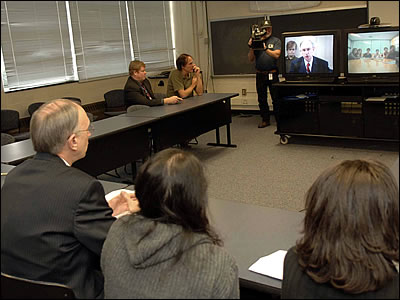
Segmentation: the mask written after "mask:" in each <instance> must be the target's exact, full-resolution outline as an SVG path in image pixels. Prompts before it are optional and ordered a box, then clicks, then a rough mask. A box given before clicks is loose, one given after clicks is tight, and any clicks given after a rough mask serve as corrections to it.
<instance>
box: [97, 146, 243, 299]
mask: <svg viewBox="0 0 400 300" xmlns="http://www.w3.org/2000/svg"><path fill="white" fill-rule="evenodd" d="M135 189H136V197H137V199H138V200H139V204H140V208H141V210H140V212H139V213H137V214H135V215H129V216H125V217H122V218H120V219H118V220H117V221H116V222H115V223H114V225H115V226H112V228H111V229H110V231H109V233H108V235H107V239H106V241H105V243H104V247H103V251H102V255H101V267H102V270H103V273H104V278H105V281H104V283H105V293H104V294H105V298H114V299H115V298H125V299H128V298H151V299H156V298H164V299H172V298H239V279H238V268H237V265H236V262H235V261H234V259H233V258H232V257H231V256H230V255H229V254H228V253H227V252H226V251H225V250H224V248H222V247H221V243H222V242H221V240H220V239H219V237H218V236H217V234H216V233H215V232H214V231H213V229H212V228H211V227H210V224H209V221H208V218H207V214H206V210H207V181H206V178H205V174H204V170H203V166H202V164H201V163H200V161H199V160H198V159H197V158H196V157H195V156H194V155H193V154H191V153H189V152H184V151H182V150H179V149H166V150H163V151H160V152H158V153H157V154H156V155H154V156H153V157H151V158H150V159H149V160H148V161H146V162H145V163H144V164H143V166H142V167H141V169H140V170H139V173H138V175H137V178H136V185H135Z"/></svg>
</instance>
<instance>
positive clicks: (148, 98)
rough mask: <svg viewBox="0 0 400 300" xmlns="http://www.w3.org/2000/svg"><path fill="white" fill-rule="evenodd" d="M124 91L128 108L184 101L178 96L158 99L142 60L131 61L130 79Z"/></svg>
mask: <svg viewBox="0 0 400 300" xmlns="http://www.w3.org/2000/svg"><path fill="white" fill-rule="evenodd" d="M124 90H125V105H126V106H127V107H128V106H130V105H135V104H140V105H147V106H156V105H163V104H176V103H179V102H180V101H182V98H180V97H177V96H172V97H168V98H156V97H155V96H154V93H153V90H152V89H151V84H150V81H149V80H148V79H147V78H146V65H145V64H144V62H142V61H140V60H134V61H131V63H130V64H129V77H128V80H127V81H126V84H125V87H124Z"/></svg>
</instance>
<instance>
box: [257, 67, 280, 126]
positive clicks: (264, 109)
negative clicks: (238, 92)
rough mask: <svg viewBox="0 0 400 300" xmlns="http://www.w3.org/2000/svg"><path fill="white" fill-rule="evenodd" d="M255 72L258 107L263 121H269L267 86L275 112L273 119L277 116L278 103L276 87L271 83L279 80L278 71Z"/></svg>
mask: <svg viewBox="0 0 400 300" xmlns="http://www.w3.org/2000/svg"><path fill="white" fill-rule="evenodd" d="M269 74H272V80H269V78H268V77H269ZM269 74H268V73H256V87H257V94H258V107H259V108H260V115H261V118H262V119H263V121H269V118H270V115H271V112H270V110H269V107H268V87H269V91H270V94H271V98H272V106H273V110H274V114H275V119H276V118H277V116H278V105H277V101H276V100H277V97H276V88H274V87H273V86H272V84H273V83H276V82H279V78H278V72H274V73H269Z"/></svg>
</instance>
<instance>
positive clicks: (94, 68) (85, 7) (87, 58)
mask: <svg viewBox="0 0 400 300" xmlns="http://www.w3.org/2000/svg"><path fill="white" fill-rule="evenodd" d="M70 9H71V21H72V32H73V36H74V44H75V49H76V60H77V65H78V74H79V79H80V80H85V79H90V78H97V77H104V76H110V75H118V74H119V75H121V74H126V73H127V72H128V65H129V62H130V61H131V60H132V59H131V58H132V57H131V51H130V44H129V33H128V21H127V12H126V3H125V1H70Z"/></svg>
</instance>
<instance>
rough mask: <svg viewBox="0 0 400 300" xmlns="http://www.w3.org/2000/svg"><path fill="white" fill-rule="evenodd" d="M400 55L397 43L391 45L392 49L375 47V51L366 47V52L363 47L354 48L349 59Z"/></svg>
mask: <svg viewBox="0 0 400 300" xmlns="http://www.w3.org/2000/svg"><path fill="white" fill-rule="evenodd" d="M396 57H399V51H397V50H396V46H395V45H391V46H390V49H389V48H388V47H383V51H382V50H380V49H375V52H374V53H372V52H371V48H369V47H368V48H366V49H365V52H364V53H363V50H362V49H361V48H353V49H351V52H350V53H349V60H354V59H360V58H371V59H395V58H396Z"/></svg>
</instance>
